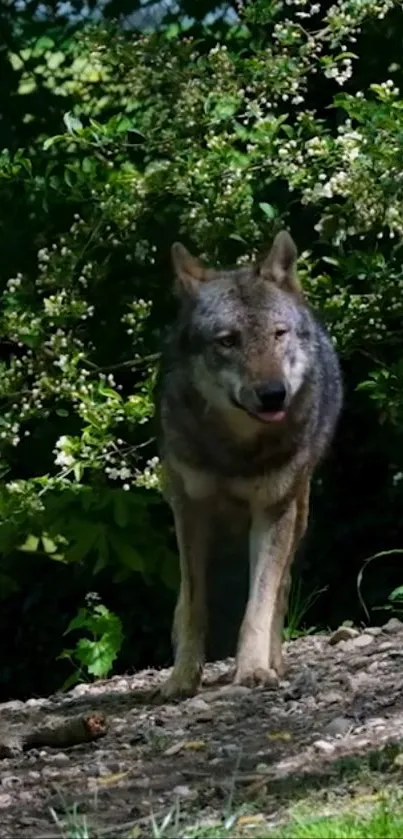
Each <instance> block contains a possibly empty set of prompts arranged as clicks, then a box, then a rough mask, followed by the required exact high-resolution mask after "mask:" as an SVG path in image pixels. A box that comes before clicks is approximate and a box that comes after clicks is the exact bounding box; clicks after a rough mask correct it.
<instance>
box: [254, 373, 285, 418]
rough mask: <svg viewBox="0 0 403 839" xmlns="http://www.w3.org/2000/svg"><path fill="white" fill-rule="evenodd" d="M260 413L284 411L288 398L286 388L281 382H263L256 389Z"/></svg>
mask: <svg viewBox="0 0 403 839" xmlns="http://www.w3.org/2000/svg"><path fill="white" fill-rule="evenodd" d="M255 395H256V398H257V400H258V404H259V408H258V410H259V412H260V411H262V412H264V413H266V412H271V411H282V410H283V408H284V403H285V400H286V396H287V391H286V387H285V385H284V383H283V382H281V381H271V382H262V383H260V384H258V385H256V387H255Z"/></svg>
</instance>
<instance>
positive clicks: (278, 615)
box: [269, 475, 310, 677]
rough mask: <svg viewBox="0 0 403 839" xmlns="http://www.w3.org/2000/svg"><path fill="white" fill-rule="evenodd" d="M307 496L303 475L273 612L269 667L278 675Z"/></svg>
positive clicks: (281, 669)
mask: <svg viewBox="0 0 403 839" xmlns="http://www.w3.org/2000/svg"><path fill="white" fill-rule="evenodd" d="M309 496H310V475H308V476H304V478H303V480H301V484H300V487H299V490H298V493H297V494H296V502H297V515H296V520H295V528H294V542H293V545H292V547H291V551H290V553H289V557H288V563H287V564H286V565H285V566H284V570H283V577H282V581H281V583H280V586H279V590H278V595H277V604H276V610H275V613H274V619H273V625H272V630H271V647H270V650H269V667H271V668H272V669H273V670H274V671H275V672H276V673H277V675H278V676H280V677H281V676H282V675H283V673H284V665H283V634H284V623H285V618H286V615H287V610H288V601H289V594H290V588H291V567H292V563H293V559H294V556H295V552H296V550H297V548H298V545H299V543H300V542H301V540H302V539H303V537H304V535H305V531H306V528H307V524H308V514H309Z"/></svg>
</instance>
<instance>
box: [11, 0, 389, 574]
mask: <svg viewBox="0 0 403 839" xmlns="http://www.w3.org/2000/svg"><path fill="white" fill-rule="evenodd" d="M207 7H208V8H207ZM211 8H212V7H211V4H209V3H207V4H206V5H205V6H203V9H204V12H207V11H211ZM204 12H203V13H204ZM402 22H403V11H402V9H401V4H400V3H399V2H398V0H349V2H346V0H336V2H334V3H333V4H332V5H331V6H327V7H326V8H322V7H321V5H320V4H319V3H317V4H315V3H314V4H311V3H309V2H305V0H295V1H294V0H284V2H283V0H278V2H272V0H255V2H254V3H249V4H245V5H243V4H239V6H238V7H237V14H236V18H234V17H232V18H231V19H230V20H229V21H227V22H225V21H223V19H222V18H220V21H219V22H217V24H216V29H214V26H215V24H209V25H205V24H202V23H200V22H196V23H195V22H193V23H190V24H189V25H188V26H187V28H186V27H184V26H183V25H182V24H183V20H182V19H181V17H180V15H179V17H177V18H176V20H175V21H174V20H173V19H172V15H171V16H170V15H168V17H167V20H166V23H167V25H166V26H162V27H161V28H160V29H159V30H157V31H153V32H151V33H150V34H146V35H144V34H133V33H127V32H126V31H125V30H123V29H119V28H116V27H115V28H114V27H113V26H105V25H104V24H103V23H97V24H84V23H81V24H80V25H79V26H78V28H74V27H73V26H68V27H67V26H66V25H65V24H64V23H63V25H62V22H61V21H60V20H56V21H55V20H54V21H53V23H52V26H50V24H49V22H48V23H47V24H46V22H45V23H44V24H40V25H39V22H37V23H35V26H31V27H30V26H28V24H27V21H26V20H25V23H24V25H21V26H20V27H19V28H18V27H17V28H16V27H15V26H11V28H10V33H11V34H9V37H8V41H7V44H8V52H7V62H8V64H7V68H8V74H9V76H10V79H11V80H12V84H10V91H12V94H10V96H11V95H12V97H13V102H14V103H17V104H18V108H17V109H14V111H13V109H12V108H11V107H10V108H9V112H10V120H11V123H10V124H11V128H10V130H9V138H10V140H9V143H8V148H7V149H4V150H3V152H2V153H1V156H0V194H1V201H2V208H3V213H2V220H1V226H0V244H1V250H2V263H1V267H0V291H1V308H0V340H1V353H0V373H1V375H0V400H1V405H2V411H1V414H0V468H1V475H2V487H1V492H0V550H1V551H2V553H3V556H4V562H3V560H2V562H3V564H4V569H5V571H4V574H5V579H6V577H7V580H8V583H7V585H10V581H11V585H12V581H13V574H12V570H11V572H10V573H9V570H8V569H9V558H10V557H14V556H15V553H16V551H18V550H20V549H21V548H22V549H24V550H25V551H27V550H28V551H29V552H31V553H32V554H35V553H36V554H37V553H38V551H41V552H45V553H47V555H48V556H49V557H50V558H53V559H54V560H57V561H59V562H66V563H83V562H90V563H92V567H93V569H94V571H95V572H96V571H99V570H100V569H104V568H105V567H106V566H107V565H108V564H111V565H112V567H113V568H114V569H117V572H116V579H118V580H119V579H122V578H124V577H125V576H126V577H128V576H129V575H130V574H131V573H133V572H135V573H138V574H141V575H143V576H151V577H153V578H154V579H160V578H161V577H163V579H164V580H165V581H166V582H168V583H169V584H172V581H173V567H174V566H173V561H172V554H171V551H170V549H169V547H168V539H167V526H166V522H165V521H164V520H163V514H161V510H160V501H159V494H158V489H159V472H158V469H159V464H158V458H157V456H156V448H155V439H154V430H153V425H152V387H153V381H154V370H155V361H156V358H157V353H158V348H159V345H160V339H161V334H162V331H163V327H164V325H165V323H166V321H167V320H168V319H169V317H170V313H171V311H172V306H173V303H172V302H171V294H170V291H171V269H170V265H169V246H170V244H171V243H172V241H174V240H175V239H176V238H178V237H179V236H180V237H183V238H184V239H185V240H186V241H187V243H188V244H189V245H190V246H191V247H193V248H194V249H195V250H197V251H198V252H200V253H201V254H202V255H203V256H204V257H205V258H206V259H208V260H211V261H214V262H216V263H221V264H227V263H242V262H244V261H245V260H246V259H249V258H251V257H253V256H254V255H256V254H257V253H258V252H259V251H260V250H261V248H262V247H263V246H264V245H265V242H266V241H267V240H268V239H269V238H270V237H271V235H272V234H274V233H275V232H276V230H277V229H279V228H280V227H281V226H283V225H285V224H286V225H289V226H290V227H291V229H292V232H293V234H294V236H295V238H296V240H297V243H298V245H299V248H300V253H301V256H300V272H301V277H302V280H303V282H304V285H305V288H306V291H307V294H308V297H309V299H310V301H311V302H312V304H313V305H314V306H315V307H317V308H318V309H320V310H321V311H322V312H323V316H324V318H325V320H326V322H327V323H328V324H329V327H330V329H331V331H332V334H333V337H334V340H335V342H336V345H337V347H338V349H339V351H340V353H341V356H342V359H343V365H344V369H345V374H346V392H347V408H346V410H348V412H349V414H348V415H349V418H350V419H349V423H350V425H349V428H348V429H347V430H346V433H345V436H344V438H343V446H344V448H343V451H342V454H341V457H340V459H339V463H338V467H337V465H336V466H335V478H334V486H336V484H337V482H340V485H342V486H343V488H344V476H343V474H342V473H343V470H345V469H346V468H347V467H348V468H349V470H350V475H351V477H350V482H351V483H353V482H354V477H353V475H354V470H356V472H357V471H358V465H359V464H361V463H364V465H366V466H365V468H366V469H367V471H368V476H369V477H371V481H370V480H368V481H365V480H364V481H363V482H362V484H361V485H360V492H359V493H357V496H358V497H360V498H361V497H362V508H360V509H359V510H358V511H357V512H356V518H355V522H354V528H356V531H359V532H360V533H363V532H364V531H365V530H368V505H369V502H368V501H367V500H366V499H367V496H366V493H367V492H369V489H368V487H369V485H370V486H371V487H374V489H373V492H374V493H376V488H375V485H377V482H378V481H380V485H381V486H382V493H383V498H384V499H385V503H384V506H383V507H382V510H380V509H378V507H376V510H377V516H378V520H377V523H378V525H380V523H382V524H383V523H385V525H387V532H388V538H390V539H391V540H393V539H394V538H395V537H396V535H397V534H398V532H399V524H398V522H397V521H396V516H395V515H394V513H393V510H395V509H398V508H399V507H401V501H402V498H401V478H402V475H403V446H402V428H403V398H402V395H401V394H402V393H403V362H402V360H401V358H400V352H399V347H400V346H401V343H402V322H403V320H402V315H403V302H402V301H403V296H402V294H401V290H402V288H403V271H402V263H401V243H402V234H403V225H402V217H403V182H402V177H403V176H402V170H401V162H400V149H401V145H402V138H403V99H402V97H401V94H400V84H401V77H402V66H401V47H402V44H401V34H399V33H401V32H402ZM375 44H376V49H374V46H375ZM10 101H11V100H10ZM24 102H25V106H24V105H22V104H21V103H24ZM37 103H39V104H40V107H39V108H36V107H35V105H36V104H37ZM14 113H15V116H12V114H14ZM13 120H14V122H13ZM367 429H368V431H367ZM374 451H376V452H378V453H379V452H380V453H381V459H382V464H381V466H380V467H379V469H378V471H377V469H376V468H375V467H374V465H373V463H374V458H375V460H376V457H375V456H374ZM337 468H338V469H339V472H337ZM360 468H361V466H360ZM378 475H380V477H379V478H378ZM357 480H358V478H357ZM321 487H322V484H321V481H318V484H317V493H318V495H319V496H320V493H321ZM334 492H336V490H334ZM326 499H329V504H330V506H332V504H333V507H334V505H336V507H337V504H339V507H338V510H339V511H340V510H341V509H342V506H341V502H338V501H332V500H331V499H332V496H331V495H330V494H329V492H327V494H326V493H325V502H324V503H326ZM371 499H372V497H371ZM370 503H371V504H377V501H375V500H374V499H372V500H371V502H370ZM329 515H330V514H329ZM161 516H162V518H161ZM338 518H339V519H340V524H339V525H338V527H337V538H338V539H341V540H342V539H345V538H346V536H345V534H343V527H347V528H348V527H350V528H352V526H353V525H352V524H351V522H348V523H347V524H345V522H343V518H344V513H343V514H340V513H339V515H338ZM369 518H371V515H370V516H369ZM372 518H373V517H372ZM156 520H158V521H161V522H162V525H161V526H160V525H158V526H157V527H156V526H155V521H156ZM370 525H371V526H372V525H373V523H372V521H371V523H370ZM385 532H386V527H385ZM335 535H336V534H335V528H334V530H333V536H334V537H335ZM349 535H350V534H349ZM362 538H364V537H362ZM368 538H369V539H370V540H371V538H373V537H370V536H368ZM364 542H365V540H364ZM380 546H382V547H383V543H382V544H381V545H380ZM362 549H363V550H365V549H366V546H365V544H363V548H362ZM335 550H336V551H337V548H336V549H335ZM6 572H7V573H6ZM322 582H323V579H322ZM0 584H1V579H0ZM320 587H322V585H320Z"/></svg>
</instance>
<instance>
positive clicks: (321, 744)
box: [313, 740, 336, 755]
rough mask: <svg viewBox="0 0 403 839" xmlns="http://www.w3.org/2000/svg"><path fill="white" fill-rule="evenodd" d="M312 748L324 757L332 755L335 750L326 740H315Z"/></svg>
mask: <svg viewBox="0 0 403 839" xmlns="http://www.w3.org/2000/svg"><path fill="white" fill-rule="evenodd" d="M313 747H314V749H316V751H317V752H321V753H322V754H324V755H332V754H333V753H334V752H335V749H336V747H335V746H334V745H333V743H329V741H328V740H315V743H314V744H313Z"/></svg>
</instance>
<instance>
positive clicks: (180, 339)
mask: <svg viewBox="0 0 403 839" xmlns="http://www.w3.org/2000/svg"><path fill="white" fill-rule="evenodd" d="M172 259H173V266H174V272H175V275H176V291H177V294H178V296H179V313H178V317H177V321H176V323H175V324H174V326H173V328H172V329H171V331H170V333H169V335H168V338H167V340H166V344H165V347H164V349H163V352H162V358H161V364H160V369H159V373H158V376H157V383H156V389H155V407H156V419H157V424H158V434H159V447H160V455H161V463H162V469H163V484H164V494H165V496H166V498H167V500H168V501H169V503H170V505H171V507H172V511H173V516H174V522H175V530H176V537H177V543H178V548H179V554H180V566H181V584H180V592H179V598H178V602H177V606H176V610H175V616H174V624H173V643H174V648H175V662H174V667H173V671H172V674H171V676H170V677H169V679H168V680H167V681H166V682H165V684H164V685H163V687H162V693H163V695H164V696H165V697H166V698H169V697H174V696H180V695H182V696H183V695H191V694H193V693H195V692H196V691H197V688H198V686H199V684H200V680H201V676H202V669H203V661H204V644H205V635H206V626H207V617H206V567H207V561H208V558H209V553H210V547H211V536H212V532H213V524H214V522H216V521H217V518H218V520H224V519H223V518H222V517H223V516H225V514H227V515H229V517H230V518H231V517H237V518H238V517H241V516H244V517H245V522H247V525H248V528H249V597H248V602H247V605H246V610H245V613H244V617H243V621H242V625H241V628H240V632H239V637H238V646H237V652H236V666H235V676H234V681H235V683H238V684H247V685H256V684H270V683H276V682H277V681H278V678H279V677H281V675H282V674H283V661H282V636H283V627H284V619H285V615H286V611H287V604H288V595H289V586H290V571H291V565H292V560H293V557H294V554H295V551H296V548H297V546H298V543H299V542H300V540H301V539H302V537H303V535H304V532H305V529H306V525H307V519H308V509H309V491H310V483H311V478H312V473H313V471H314V468H315V467H316V465H317V464H318V462H319V461H320V459H321V458H322V456H323V455H324V453H325V451H326V449H327V447H328V445H329V443H330V441H331V439H332V437H333V434H334V431H335V427H336V423H337V420H338V417H339V414H340V410H341V406H342V382H341V373H340V367H339V363H338V359H337V355H336V353H335V350H334V348H333V345H332V342H331V340H330V338H329V336H328V334H327V332H326V331H325V329H324V328H323V326H321V325H320V323H319V322H318V320H317V319H316V317H315V316H314V314H313V313H312V312H311V310H310V308H309V306H308V304H307V302H306V301H305V299H304V295H303V291H302V288H301V286H300V283H299V280H298V277H297V274H296V261H297V250H296V246H295V244H294V242H293V240H292V238H291V236H290V235H289V234H288V233H287V232H286V231H282V232H280V233H278V234H277V236H276V238H275V240H274V242H273V244H272V247H271V250H270V251H269V253H268V254H267V255H266V256H265V257H263V258H262V259H260V260H259V261H258V262H256V263H255V264H250V265H248V266H246V267H245V266H242V267H238V268H234V269H231V270H215V269H212V268H209V267H206V266H205V265H204V264H203V263H202V262H201V261H200V259H198V258H195V257H193V256H191V254H190V253H189V252H188V251H187V250H186V249H185V247H184V246H183V245H181V244H179V243H177V244H174V245H173V247H172ZM220 538H225V535H224V536H222V537H220Z"/></svg>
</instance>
